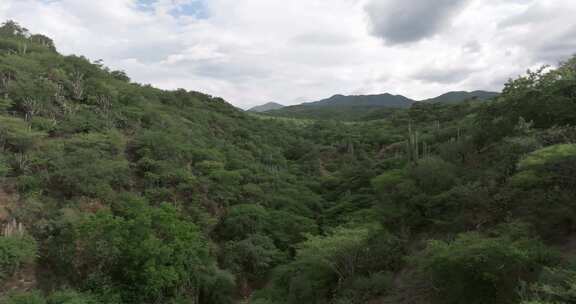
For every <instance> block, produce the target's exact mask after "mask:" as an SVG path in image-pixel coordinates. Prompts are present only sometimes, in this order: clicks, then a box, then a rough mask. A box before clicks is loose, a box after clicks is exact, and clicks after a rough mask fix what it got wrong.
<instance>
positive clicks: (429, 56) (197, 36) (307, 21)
mask: <svg viewBox="0 0 576 304" xmlns="http://www.w3.org/2000/svg"><path fill="white" fill-rule="evenodd" d="M574 16H576V1H574V0H97V1H85V0H0V20H8V19H12V20H15V21H17V22H19V23H20V24H21V25H23V26H25V27H27V28H28V29H29V30H30V31H31V32H34V33H41V34H45V35H47V36H50V37H52V38H53V39H54V40H55V42H56V45H57V47H58V50H59V51H60V52H61V53H63V54H66V55H68V54H78V55H84V56H86V57H87V58H89V59H91V60H98V59H102V60H103V61H104V63H105V64H106V65H107V66H109V67H111V68H112V69H117V70H124V71H126V72H127V73H128V75H129V76H130V77H131V78H132V79H133V80H134V81H137V82H140V83H144V84H152V85H154V86H157V87H160V88H164V89H177V88H184V89H187V90H194V91H200V92H204V93H207V94H210V95H214V96H219V97H223V98H225V99H226V100H227V101H228V102H230V103H232V104H234V105H236V106H238V107H241V108H249V107H251V106H255V105H259V104H263V103H266V102H271V101H273V102H278V103H282V104H285V105H291V104H298V103H301V102H304V101H314V100H318V99H322V98H326V97H330V96H332V95H334V94H345V95H351V94H354V95H358V94H380V93H392V94H402V95H404V96H407V97H410V98H414V99H425V98H428V97H433V96H437V95H440V94H442V93H445V92H448V91H454V90H477V89H482V90H495V91H499V90H501V89H502V87H503V85H504V83H505V82H506V81H507V80H508V79H510V78H511V77H512V78H514V77H517V76H518V75H520V74H522V73H524V72H525V71H526V70H527V69H529V68H531V69H535V68H538V67H540V66H542V65H545V64H550V65H555V64H557V63H558V62H560V61H562V60H566V59H568V58H569V57H570V56H571V55H572V54H574V53H576V17H574Z"/></svg>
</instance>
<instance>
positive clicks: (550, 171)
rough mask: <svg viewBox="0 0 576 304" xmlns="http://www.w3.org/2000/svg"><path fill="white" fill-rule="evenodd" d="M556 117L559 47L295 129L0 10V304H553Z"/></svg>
mask: <svg viewBox="0 0 576 304" xmlns="http://www.w3.org/2000/svg"><path fill="white" fill-rule="evenodd" d="M575 125H576V59H571V60H570V61H568V62H566V63H563V64H562V65H561V66H560V67H559V68H558V69H555V70H550V69H543V70H540V71H536V72H530V73H529V74H528V75H526V76H523V77H521V78H519V79H516V80H513V81H510V82H509V83H508V84H506V88H505V90H504V92H503V94H502V95H501V96H500V97H499V98H498V99H497V100H495V101H493V102H487V103H474V102H469V103H458V104H454V105H446V104H431V103H418V104H415V105H414V106H412V107H411V108H409V109H405V110H400V111H397V112H396V113H393V114H392V115H390V116H389V117H388V118H387V119H383V120H375V121H371V122H358V123H342V122H338V121H330V120H326V121H305V122H298V121H293V120H286V119H274V118H270V117H264V118H260V117H258V116H256V115H250V114H246V113H243V112H241V111H239V110H237V109H235V108H234V107H232V106H231V105H229V104H227V103H226V102H224V101H223V100H221V99H219V98H215V97H211V96H207V95H204V94H201V93H198V92H190V91H185V90H176V91H163V90H159V89H155V88H152V87H150V86H143V85H140V84H136V83H133V82H131V81H130V79H129V78H128V76H127V75H126V74H125V73H123V72H122V71H112V70H109V69H108V68H106V67H105V66H103V65H102V63H100V62H95V63H91V62H89V61H88V60H87V59H86V58H83V57H78V56H62V55H60V54H58V53H57V52H56V49H55V47H54V44H53V43H52V41H51V40H50V39H49V38H47V37H45V36H41V35H30V33H28V31H27V30H26V29H24V28H22V27H20V26H19V25H17V24H15V23H13V22H7V23H5V24H4V25H2V26H1V27H0V222H1V223H2V236H0V280H2V282H3V283H2V285H1V286H2V298H1V299H0V303H6V304H17V303H18V304H20V303H22V304H36V303H40V304H46V303H49V304H72V303H74V304H76V303H81V304H88V303H89V304H98V303H202V304H221V303H222V304H223V303H239V302H242V301H246V302H248V303H255V304H293V303H298V304H301V303H307V304H308V303H309V304H315V303H316V304H324V303H326V304H328V303H342V304H344V303H399V304H400V303H440V304H442V303H446V304H459V303H478V304H480V303H482V304H484V303H486V304H488V303H497V304H500V303H501V304H508V303H510V304H513V303H523V304H552V303H574V302H576V296H575V294H576V293H575V290H576V264H575V263H574V255H575V254H576V246H575V244H576V205H575V204H574V202H576V192H575V191H574V188H575V186H576V126H575ZM23 277H24V278H28V279H27V280H22V279H21V278H23ZM23 281H27V282H28V283H30V284H23V283H22V282H23ZM29 281H31V282H29Z"/></svg>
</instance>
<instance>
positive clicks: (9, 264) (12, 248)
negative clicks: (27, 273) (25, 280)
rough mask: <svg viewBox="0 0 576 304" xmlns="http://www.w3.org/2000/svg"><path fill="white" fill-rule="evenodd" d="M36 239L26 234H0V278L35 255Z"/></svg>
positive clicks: (32, 258) (29, 260) (33, 258)
mask: <svg viewBox="0 0 576 304" xmlns="http://www.w3.org/2000/svg"><path fill="white" fill-rule="evenodd" d="M37 250H38V249H37V245H36V241H35V240H34V239H33V238H32V237H30V236H28V235H22V236H20V235H14V236H0V279H5V278H7V277H8V276H10V275H11V274H13V273H14V272H15V271H17V270H18V269H19V268H20V266H22V265H23V264H25V263H31V262H33V261H34V260H35V259H36V256H37V254H38V253H37Z"/></svg>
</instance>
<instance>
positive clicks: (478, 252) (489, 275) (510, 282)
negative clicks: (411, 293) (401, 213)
mask: <svg viewBox="0 0 576 304" xmlns="http://www.w3.org/2000/svg"><path fill="white" fill-rule="evenodd" d="M549 255H551V254H549V253H547V252H546V251H545V249H544V246H543V244H541V243H539V242H537V241H533V240H529V239H524V238H520V239H516V238H514V237H509V236H499V237H486V236H482V235H481V234H479V233H466V234H461V235H459V236H458V237H457V238H456V239H455V240H454V241H452V242H445V241H430V242H429V244H428V247H427V248H426V250H425V251H424V252H423V254H422V255H421V256H419V257H418V258H417V259H416V263H417V265H418V267H419V269H420V271H421V272H422V273H423V275H424V277H423V279H424V280H426V281H428V282H430V284H431V285H432V286H433V290H435V291H436V301H437V302H438V303H517V301H518V294H517V293H516V291H517V288H518V287H519V286H520V282H521V281H523V280H527V279H529V278H530V277H531V276H533V275H534V274H536V273H537V271H538V268H539V267H540V266H542V265H545V263H550V261H551V257H550V256H549Z"/></svg>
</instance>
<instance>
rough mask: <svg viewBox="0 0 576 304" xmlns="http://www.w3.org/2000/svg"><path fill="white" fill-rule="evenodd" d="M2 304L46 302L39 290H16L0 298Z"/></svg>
mask: <svg viewBox="0 0 576 304" xmlns="http://www.w3.org/2000/svg"><path fill="white" fill-rule="evenodd" d="M0 303H2V304H46V300H45V299H44V298H43V297H42V295H41V294H40V292H36V291H35V292H16V293H12V294H9V295H7V296H4V297H2V298H0Z"/></svg>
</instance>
